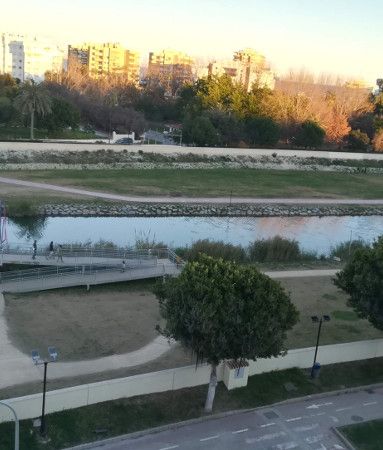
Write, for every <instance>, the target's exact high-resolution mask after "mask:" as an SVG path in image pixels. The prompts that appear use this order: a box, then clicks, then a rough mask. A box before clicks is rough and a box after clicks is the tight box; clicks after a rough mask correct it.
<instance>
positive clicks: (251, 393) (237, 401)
mask: <svg viewBox="0 0 383 450" xmlns="http://www.w3.org/2000/svg"><path fill="white" fill-rule="evenodd" d="M382 381H383V361H382V359H375V360H368V361H359V362H354V363H346V364H336V365H331V366H325V367H323V368H322V371H321V376H320V379H319V380H315V381H311V380H310V378H309V377H308V372H307V371H304V370H300V369H290V370H285V371H280V372H271V373H267V374H262V375H255V376H253V377H250V378H249V383H248V386H247V387H246V388H241V389H236V390H234V391H230V392H229V391H227V390H226V388H225V387H224V386H223V384H222V383H219V385H218V388H217V394H216V399H215V405H214V412H216V413H218V412H222V411H229V410H233V409H241V408H252V407H257V406H262V405H267V404H270V403H274V402H277V401H281V400H285V399H287V398H292V397H297V396H303V395H309V394H314V393H320V392H326V391H329V390H335V389H339V388H344V387H352V386H359V385H363V384H370V383H378V382H382ZM287 382H289V383H293V384H294V385H295V386H296V388H297V390H296V391H293V392H288V391H287V390H286V389H285V387H284V385H285V383H287ZM206 389H207V386H198V387H195V388H189V389H182V390H179V391H173V392H164V393H159V394H152V395H146V396H141V397H134V398H130V399H120V400H116V401H111V402H105V403H100V404H96V405H91V406H86V407H83V408H78V409H75V410H68V411H63V412H60V413H55V414H51V415H49V416H47V423H48V435H49V437H50V439H51V440H50V442H48V443H47V444H39V443H38V440H37V438H36V431H35V430H32V421H31V420H25V421H23V422H22V423H21V442H20V448H22V449H28V450H41V449H46V450H58V449H62V448H66V447H69V446H72V445H76V444H80V443H83V442H89V441H94V440H97V439H103V438H107V437H111V436H116V435H119V434H124V433H129V432H133V431H137V430H142V429H145V428H149V427H154V426H159V425H163V424H166V423H172V422H176V421H181V420H186V419H191V418H194V417H199V416H201V415H203V404H204V400H205V396H206ZM97 429H98V430H100V429H103V430H104V431H105V432H104V433H103V434H101V435H97V434H96V433H95V430H97ZM12 436H13V424H11V423H7V424H2V425H0V450H8V449H10V448H12V444H11V443H12ZM372 448H376V449H377V448H378V447H371V449H372Z"/></svg>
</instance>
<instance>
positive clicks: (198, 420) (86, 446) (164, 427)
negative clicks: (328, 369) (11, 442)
mask: <svg viewBox="0 0 383 450" xmlns="http://www.w3.org/2000/svg"><path fill="white" fill-rule="evenodd" d="M379 388H383V383H376V384H369V385H366V386H357V387H351V388H346V389H339V390H336V391H329V392H321V393H319V394H312V395H306V396H303V397H294V398H289V399H287V400H282V401H280V402H276V403H272V404H269V405H263V406H257V407H256V408H247V409H235V410H232V411H225V412H222V413H218V414H213V415H209V416H202V417H196V418H195V419H189V420H185V421H182V422H175V423H170V424H167V425H161V426H159V427H154V428H149V429H146V430H140V431H134V432H133V433H127V434H123V435H120V436H115V437H111V438H108V439H103V440H102V441H94V442H91V443H86V444H81V445H77V446H75V447H68V448H66V449H64V450H86V449H92V448H94V447H103V446H104V445H108V444H115V443H117V442H120V441H123V440H125V439H137V438H139V437H141V436H144V435H146V434H156V433H161V432H162V431H168V430H176V429H178V428H181V427H185V426H188V425H194V424H197V423H201V422H207V421H210V420H218V419H222V418H224V417H229V416H234V415H237V414H247V413H250V412H254V411H258V410H261V409H265V408H274V407H276V406H280V405H288V404H291V403H298V402H303V401H306V402H308V401H311V400H316V399H321V398H327V397H332V396H334V395H344V394H351V393H353V392H360V391H365V390H368V389H379ZM332 430H333V431H334V433H335V434H336V435H337V436H338V437H339V439H341V440H342V441H343V442H344V444H345V445H348V448H349V450H355V448H354V447H353V446H352V445H351V443H350V442H348V440H347V439H346V438H345V437H344V436H343V435H342V434H341V433H340V432H339V431H338V430H337V429H336V428H332ZM338 433H339V434H338ZM346 441H347V442H346Z"/></svg>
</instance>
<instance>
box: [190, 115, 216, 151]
mask: <svg viewBox="0 0 383 450" xmlns="http://www.w3.org/2000/svg"><path fill="white" fill-rule="evenodd" d="M182 138H183V141H184V142H186V143H187V144H194V145H196V146H197V147H213V146H215V145H217V144H218V143H219V141H220V139H219V133H218V131H217V129H216V128H215V127H214V125H213V124H212V123H211V121H210V119H209V118H208V117H207V116H205V115H202V116H198V117H193V116H191V115H187V116H186V117H185V120H184V122H183V126H182Z"/></svg>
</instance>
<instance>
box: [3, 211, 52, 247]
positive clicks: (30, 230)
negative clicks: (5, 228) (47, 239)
mask: <svg viewBox="0 0 383 450" xmlns="http://www.w3.org/2000/svg"><path fill="white" fill-rule="evenodd" d="M47 220H48V219H47V218H45V217H42V216H36V217H14V218H12V219H10V221H9V223H10V225H11V229H12V231H13V230H14V233H15V235H16V237H17V239H18V240H27V241H28V240H31V239H41V238H42V237H43V235H44V229H45V226H46V225H47Z"/></svg>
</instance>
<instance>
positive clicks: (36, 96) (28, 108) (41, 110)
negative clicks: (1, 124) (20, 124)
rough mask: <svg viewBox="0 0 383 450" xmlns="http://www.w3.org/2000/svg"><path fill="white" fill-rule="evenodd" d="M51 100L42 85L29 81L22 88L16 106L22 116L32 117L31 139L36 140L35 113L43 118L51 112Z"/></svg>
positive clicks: (15, 102) (16, 99)
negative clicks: (28, 115)
mask: <svg viewBox="0 0 383 450" xmlns="http://www.w3.org/2000/svg"><path fill="white" fill-rule="evenodd" d="M51 104H52V101H51V98H50V97H49V95H48V93H47V91H46V89H45V88H44V86H43V85H41V84H36V83H35V82H34V81H33V80H28V81H26V82H25V83H23V84H22V85H21V87H20V92H19V94H18V95H17V97H16V98H15V101H14V106H15V108H16V109H18V110H19V111H20V112H21V113H22V114H30V116H31V139H33V138H34V134H33V132H34V126H35V113H36V114H39V115H41V116H44V115H45V114H49V113H50V112H51Z"/></svg>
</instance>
